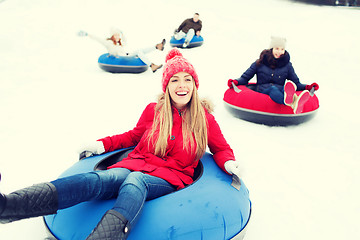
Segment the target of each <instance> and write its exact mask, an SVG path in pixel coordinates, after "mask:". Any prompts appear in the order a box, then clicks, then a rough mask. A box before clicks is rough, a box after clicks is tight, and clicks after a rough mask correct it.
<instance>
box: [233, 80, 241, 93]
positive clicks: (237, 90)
mask: <svg viewBox="0 0 360 240" xmlns="http://www.w3.org/2000/svg"><path fill="white" fill-rule="evenodd" d="M231 84H232V86H233V88H234V91H235V92H236V93H239V92H241V90H240V89H239V88H238V87H237V86H236V85H235V83H234V82H231Z"/></svg>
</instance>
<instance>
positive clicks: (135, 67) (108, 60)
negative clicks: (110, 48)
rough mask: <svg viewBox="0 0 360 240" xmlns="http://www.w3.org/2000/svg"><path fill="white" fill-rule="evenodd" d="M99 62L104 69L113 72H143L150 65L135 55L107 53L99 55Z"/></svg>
mask: <svg viewBox="0 0 360 240" xmlns="http://www.w3.org/2000/svg"><path fill="white" fill-rule="evenodd" d="M98 63H99V66H100V68H101V69H102V70H104V71H106V72H111V73H142V72H145V71H146V70H147V69H148V65H146V64H145V63H144V62H143V61H141V59H140V58H138V57H135V56H118V57H115V56H112V55H109V54H108V53H105V54H103V55H101V56H100V57H99V59H98Z"/></svg>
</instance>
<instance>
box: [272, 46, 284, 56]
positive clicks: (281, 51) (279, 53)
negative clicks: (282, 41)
mask: <svg viewBox="0 0 360 240" xmlns="http://www.w3.org/2000/svg"><path fill="white" fill-rule="evenodd" d="M284 53H285V48H284V47H274V48H273V50H272V54H273V56H274V58H279V57H281V56H282V55H283V54H284Z"/></svg>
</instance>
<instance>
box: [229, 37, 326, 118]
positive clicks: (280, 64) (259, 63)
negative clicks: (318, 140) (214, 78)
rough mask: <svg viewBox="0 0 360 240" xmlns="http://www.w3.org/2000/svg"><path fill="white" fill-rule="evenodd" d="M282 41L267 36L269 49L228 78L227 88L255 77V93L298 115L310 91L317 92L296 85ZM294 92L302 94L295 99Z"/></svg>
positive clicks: (313, 86)
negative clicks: (239, 72)
mask: <svg viewBox="0 0 360 240" xmlns="http://www.w3.org/2000/svg"><path fill="white" fill-rule="evenodd" d="M285 45H286V39H285V38H282V37H271V42H270V48H269V49H265V50H263V51H262V52H261V54H260V57H259V59H257V60H256V61H255V62H254V63H252V64H251V66H250V67H249V68H248V69H247V70H246V71H245V72H244V73H243V74H242V75H241V77H240V78H237V79H229V80H228V86H229V87H230V88H232V87H233V84H235V85H246V84H248V82H249V81H250V80H251V79H252V78H253V77H254V75H255V74H256V77H257V82H256V83H257V89H256V91H258V92H260V93H264V94H267V95H269V96H270V98H271V99H272V100H273V101H274V102H276V103H279V104H285V105H288V106H290V107H292V109H293V111H294V113H296V114H298V113H301V112H302V110H303V106H304V104H305V103H306V101H307V100H309V98H310V92H309V91H310V90H311V89H312V88H313V89H314V90H318V89H319V85H318V84H317V83H312V84H310V85H306V84H302V83H300V80H299V78H298V76H297V75H296V73H295V70H294V68H293V66H292V64H291V62H290V54H289V52H288V51H286V50H285ZM296 91H302V92H301V93H300V95H299V96H297V95H296V94H295V92H296Z"/></svg>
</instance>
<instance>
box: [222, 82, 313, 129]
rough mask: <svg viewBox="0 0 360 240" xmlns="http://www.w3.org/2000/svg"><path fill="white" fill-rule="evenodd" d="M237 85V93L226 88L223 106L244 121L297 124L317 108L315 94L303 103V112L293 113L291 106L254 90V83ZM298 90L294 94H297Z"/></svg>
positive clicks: (282, 124)
mask: <svg viewBox="0 0 360 240" xmlns="http://www.w3.org/2000/svg"><path fill="white" fill-rule="evenodd" d="M237 87H238V89H239V90H240V92H239V93H237V92H235V90H234V89H233V88H229V89H228V90H226V92H225V94H224V102H225V106H226V108H227V109H228V110H229V111H230V113H231V114H233V115H234V116H236V117H238V118H241V119H243V120H246V121H250V122H254V123H259V124H265V125H269V126H288V125H298V124H300V123H303V122H306V121H309V120H310V119H312V118H313V117H314V116H315V114H316V112H317V109H318V108H319V100H318V98H317V97H316V95H315V94H314V95H313V96H312V97H310V99H309V100H308V101H307V102H306V103H305V105H304V110H303V113H300V114H294V112H293V110H292V108H291V107H289V106H286V105H283V104H278V103H276V102H274V101H273V100H271V98H270V97H269V96H268V95H266V94H262V93H259V92H256V91H254V90H253V89H255V87H256V84H249V85H239V86H237ZM300 92H301V91H298V92H296V94H297V95H299V94H300Z"/></svg>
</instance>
